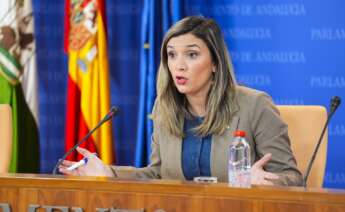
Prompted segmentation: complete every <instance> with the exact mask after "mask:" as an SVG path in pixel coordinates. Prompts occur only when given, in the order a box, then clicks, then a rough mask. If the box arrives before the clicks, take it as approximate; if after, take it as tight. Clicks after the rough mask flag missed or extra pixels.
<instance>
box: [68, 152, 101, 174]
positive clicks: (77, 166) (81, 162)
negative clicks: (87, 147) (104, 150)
mask: <svg viewBox="0 0 345 212" xmlns="http://www.w3.org/2000/svg"><path fill="white" fill-rule="evenodd" d="M94 156H97V153H92V155H91V156H90V158H91V157H94ZM88 160H89V157H84V158H83V159H81V160H80V161H78V162H76V163H75V164H73V165H72V166H70V167H68V168H67V170H68V171H73V170H74V169H77V168H79V167H80V166H82V165H85V164H87V162H88Z"/></svg>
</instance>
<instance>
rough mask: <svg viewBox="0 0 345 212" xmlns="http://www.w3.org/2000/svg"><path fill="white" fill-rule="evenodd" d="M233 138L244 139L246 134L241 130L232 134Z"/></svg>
mask: <svg viewBox="0 0 345 212" xmlns="http://www.w3.org/2000/svg"><path fill="white" fill-rule="evenodd" d="M234 136H235V137H245V136H246V132H245V131H243V130H236V131H235V132H234Z"/></svg>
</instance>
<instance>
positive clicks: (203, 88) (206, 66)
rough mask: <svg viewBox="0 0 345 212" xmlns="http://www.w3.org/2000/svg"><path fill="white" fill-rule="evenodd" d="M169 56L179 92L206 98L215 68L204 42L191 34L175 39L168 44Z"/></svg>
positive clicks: (170, 69)
mask: <svg viewBox="0 0 345 212" xmlns="http://www.w3.org/2000/svg"><path fill="white" fill-rule="evenodd" d="M167 55H168V67H169V71H170V74H171V76H172V78H173V80H174V83H175V86H176V88H177V90H178V91H179V92H180V93H183V94H185V95H186V96H187V97H192V96H200V97H206V96H207V93H208V91H209V89H210V87H211V83H212V71H213V70H214V68H215V67H214V64H213V62H212V57H211V53H210V51H209V49H208V47H207V45H206V44H205V43H204V41H203V40H201V39H199V38H197V37H196V36H194V35H193V34H191V33H188V34H184V35H180V36H177V37H173V38H171V39H170V40H169V42H168V43H167Z"/></svg>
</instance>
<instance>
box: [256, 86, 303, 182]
mask: <svg viewBox="0 0 345 212" xmlns="http://www.w3.org/2000/svg"><path fill="white" fill-rule="evenodd" d="M252 111H253V114H252V118H251V120H252V124H251V128H252V131H253V136H254V140H255V150H256V154H257V159H259V158H261V157H262V156H264V155H265V154H266V153H271V154H272V159H271V160H270V161H269V162H268V163H267V164H266V165H265V166H264V169H265V170H266V171H268V172H273V173H276V174H277V175H279V179H277V180H273V181H272V182H273V183H274V184H275V185H284V186H300V185H302V183H303V177H302V174H301V172H300V171H299V170H298V169H297V164H296V159H295V157H294V155H293V153H292V150H291V147H290V139H289V136H288V126H287V125H286V124H285V123H284V122H283V121H282V119H281V118H280V115H279V111H278V109H277V108H276V106H275V105H274V104H273V102H272V100H271V98H270V97H269V96H268V95H267V94H265V93H260V94H259V95H258V96H257V99H256V101H255V104H254V109H253V110H252Z"/></svg>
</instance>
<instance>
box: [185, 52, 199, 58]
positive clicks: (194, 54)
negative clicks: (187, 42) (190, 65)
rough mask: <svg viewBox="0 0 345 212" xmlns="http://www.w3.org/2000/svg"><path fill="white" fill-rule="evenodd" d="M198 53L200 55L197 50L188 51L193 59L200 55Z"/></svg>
mask: <svg viewBox="0 0 345 212" xmlns="http://www.w3.org/2000/svg"><path fill="white" fill-rule="evenodd" d="M198 55H199V54H198V53H197V52H189V53H188V57H190V58H192V59H194V58H196V57H198Z"/></svg>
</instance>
